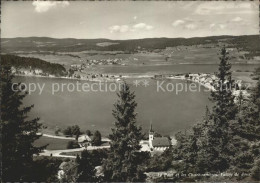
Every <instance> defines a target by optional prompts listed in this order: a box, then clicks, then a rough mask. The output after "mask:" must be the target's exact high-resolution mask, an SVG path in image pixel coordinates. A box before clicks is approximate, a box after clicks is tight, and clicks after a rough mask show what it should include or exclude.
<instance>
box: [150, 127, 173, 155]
mask: <svg viewBox="0 0 260 183" xmlns="http://www.w3.org/2000/svg"><path fill="white" fill-rule="evenodd" d="M170 146H171V141H170V139H169V138H168V137H155V132H154V130H153V126H152V124H151V127H150V130H149V148H150V150H151V151H153V150H156V151H165V150H166V149H168V148H169V147H170Z"/></svg>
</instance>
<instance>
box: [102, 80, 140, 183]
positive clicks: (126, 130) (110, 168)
mask: <svg viewBox="0 0 260 183" xmlns="http://www.w3.org/2000/svg"><path fill="white" fill-rule="evenodd" d="M117 96H118V101H117V102H116V103H115V104H114V107H115V109H114V110H113V116H114V118H115V119H116V121H115V128H113V129H112V134H110V136H109V138H110V139H111V143H110V153H109V156H108V158H107V159H106V160H104V164H103V167H104V181H115V182H126V181H131V182H132V181H142V180H144V174H143V171H142V167H141V166H139V161H138V160H139V158H138V157H139V156H140V153H139V152H138V150H139V149H140V145H139V142H140V140H141V139H142V137H143V135H142V133H141V128H140V127H138V126H137V125H136V113H135V109H136V106H137V104H136V102H135V100H134V99H135V95H134V93H132V92H131V91H130V89H129V86H128V85H127V84H126V83H125V84H124V88H123V89H121V90H120V91H119V92H118V93H117Z"/></svg>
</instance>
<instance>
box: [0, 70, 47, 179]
mask: <svg viewBox="0 0 260 183" xmlns="http://www.w3.org/2000/svg"><path fill="white" fill-rule="evenodd" d="M12 79H13V75H12V74H11V68H10V67H9V66H3V67H1V140H2V143H1V153H2V180H3V181H4V182H7V181H11V182H13V181H30V180H31V178H32V174H31V171H32V168H33V154H37V153H39V152H40V151H41V150H42V149H43V148H44V147H45V146H43V147H35V146H34V145H33V142H34V141H35V140H37V139H39V137H40V135H38V134H37V133H38V130H39V129H40V128H41V124H39V123H38V121H39V118H35V119H30V118H29V117H28V113H29V112H30V110H31V109H32V108H33V105H31V106H27V107H24V106H23V103H22V100H23V99H24V97H25V96H26V94H27V93H22V92H21V91H19V90H17V91H15V90H12ZM19 86H20V85H18V86H16V87H19Z"/></svg>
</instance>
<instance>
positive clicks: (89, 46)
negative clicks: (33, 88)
mask: <svg viewBox="0 0 260 183" xmlns="http://www.w3.org/2000/svg"><path fill="white" fill-rule="evenodd" d="M259 42H260V37H259V35H245V36H212V37H195V38H187V39H186V38H146V39H133V40H109V39H72V38H69V39H54V38H48V37H28V38H2V39H1V46H2V51H3V52H4V53H11V52H19V51H27V52H29V51H31V52H32V51H34V52H35V51H53V52H76V51H87V50H100V51H128V52H133V51H136V50H138V49H143V50H148V51H153V50H155V49H165V48H166V47H175V46H181V45H184V46H190V45H200V44H202V45H203V44H214V45H217V44H219V43H222V44H226V45H228V46H233V47H236V48H240V49H241V50H243V51H249V52H250V54H253V55H259V56H260V44H259Z"/></svg>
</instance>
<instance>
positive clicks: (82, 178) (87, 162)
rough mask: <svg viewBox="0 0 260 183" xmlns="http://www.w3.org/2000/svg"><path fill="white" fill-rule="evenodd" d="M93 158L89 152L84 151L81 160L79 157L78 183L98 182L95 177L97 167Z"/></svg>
mask: <svg viewBox="0 0 260 183" xmlns="http://www.w3.org/2000/svg"><path fill="white" fill-rule="evenodd" d="M91 158H92V157H91V155H90V153H89V152H88V151H87V150H85V151H82V153H81V158H78V157H77V159H76V160H77V161H78V167H77V179H76V182H94V181H96V180H97V179H96V177H95V173H96V171H95V166H94V164H93V160H92V159H91Z"/></svg>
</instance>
